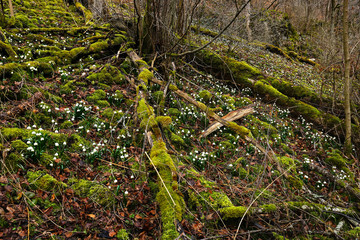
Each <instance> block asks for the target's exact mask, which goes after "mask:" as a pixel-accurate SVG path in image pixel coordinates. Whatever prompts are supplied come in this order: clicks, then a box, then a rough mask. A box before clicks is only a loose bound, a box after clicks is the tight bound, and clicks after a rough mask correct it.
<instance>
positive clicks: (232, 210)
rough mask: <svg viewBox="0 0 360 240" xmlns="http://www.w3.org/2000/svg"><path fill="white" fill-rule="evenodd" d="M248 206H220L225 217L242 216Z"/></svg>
mask: <svg viewBox="0 0 360 240" xmlns="http://www.w3.org/2000/svg"><path fill="white" fill-rule="evenodd" d="M246 209H247V208H246V207H243V206H237V207H236V206H231V207H225V208H220V210H219V212H220V214H221V215H222V216H223V217H224V219H229V218H241V217H243V216H244V215H245V212H246Z"/></svg>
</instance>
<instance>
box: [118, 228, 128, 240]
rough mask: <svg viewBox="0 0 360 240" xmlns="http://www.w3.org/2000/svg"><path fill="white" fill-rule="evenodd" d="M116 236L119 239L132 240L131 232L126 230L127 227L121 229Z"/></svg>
mask: <svg viewBox="0 0 360 240" xmlns="http://www.w3.org/2000/svg"><path fill="white" fill-rule="evenodd" d="M116 238H117V239H119V240H130V237H129V234H128V233H127V232H126V229H124V228H123V229H120V230H119V231H118V232H117V233H116Z"/></svg>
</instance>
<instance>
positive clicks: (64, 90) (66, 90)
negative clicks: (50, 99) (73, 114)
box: [60, 80, 75, 94]
mask: <svg viewBox="0 0 360 240" xmlns="http://www.w3.org/2000/svg"><path fill="white" fill-rule="evenodd" d="M74 82H75V80H71V81H68V82H67V83H65V84H64V85H61V86H60V94H71V92H72V91H73V90H74V89H75V86H74Z"/></svg>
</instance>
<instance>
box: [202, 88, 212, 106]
mask: <svg viewBox="0 0 360 240" xmlns="http://www.w3.org/2000/svg"><path fill="white" fill-rule="evenodd" d="M199 97H200V98H201V101H203V102H205V103H207V102H209V101H210V99H211V98H212V94H211V93H210V92H209V91H208V90H202V91H200V92H199Z"/></svg>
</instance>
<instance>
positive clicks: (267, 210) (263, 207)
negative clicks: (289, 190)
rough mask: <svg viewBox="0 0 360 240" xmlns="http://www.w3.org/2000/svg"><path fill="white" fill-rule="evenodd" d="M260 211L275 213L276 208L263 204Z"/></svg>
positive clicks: (272, 205)
mask: <svg viewBox="0 0 360 240" xmlns="http://www.w3.org/2000/svg"><path fill="white" fill-rule="evenodd" d="M260 208H261V210H262V211H263V212H265V213H271V212H275V211H276V210H277V207H276V205H275V204H265V205H261V206H260Z"/></svg>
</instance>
